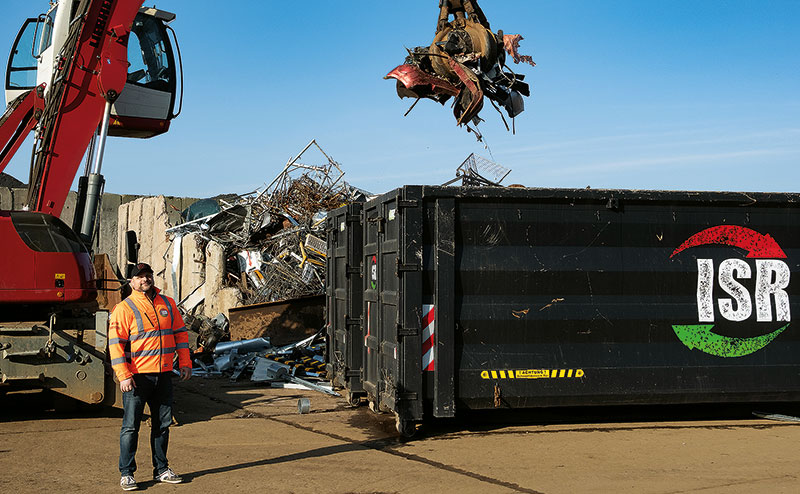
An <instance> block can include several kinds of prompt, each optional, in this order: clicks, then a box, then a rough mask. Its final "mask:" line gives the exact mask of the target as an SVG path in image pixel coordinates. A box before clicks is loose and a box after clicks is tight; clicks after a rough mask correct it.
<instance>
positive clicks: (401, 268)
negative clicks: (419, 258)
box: [396, 258, 422, 276]
mask: <svg viewBox="0 0 800 494" xmlns="http://www.w3.org/2000/svg"><path fill="white" fill-rule="evenodd" d="M420 270H422V268H421V267H420V264H419V263H418V262H409V263H404V262H400V258H398V259H397V269H396V273H397V276H400V275H401V274H402V273H405V272H407V271H420Z"/></svg>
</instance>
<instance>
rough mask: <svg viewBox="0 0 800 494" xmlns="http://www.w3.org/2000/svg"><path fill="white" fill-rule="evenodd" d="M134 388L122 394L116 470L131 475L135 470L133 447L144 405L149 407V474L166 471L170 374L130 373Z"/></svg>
mask: <svg viewBox="0 0 800 494" xmlns="http://www.w3.org/2000/svg"><path fill="white" fill-rule="evenodd" d="M133 382H134V384H135V385H136V387H135V388H133V390H131V391H126V392H124V393H122V410H123V413H122V429H121V430H120V432H119V471H120V473H121V474H122V475H123V476H125V475H133V472H135V471H136V447H137V446H138V444H139V425H141V423H142V414H143V412H144V405H145V403H147V405H148V406H149V407H150V422H151V427H150V450H151V451H152V455H153V475H154V476H155V475H159V474H161V473H163V472H164V471H165V470H166V469H167V446H168V444H169V426H170V424H171V423H172V374H171V373H168V372H165V373H162V374H134V375H133Z"/></svg>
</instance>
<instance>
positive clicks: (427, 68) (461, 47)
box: [385, 0, 536, 136]
mask: <svg viewBox="0 0 800 494" xmlns="http://www.w3.org/2000/svg"><path fill="white" fill-rule="evenodd" d="M450 16H452V17H453V20H452V21H451V20H449V19H450ZM522 39H523V38H522V36H521V35H519V34H509V35H504V34H503V31H498V32H497V33H496V34H495V33H493V32H492V30H491V28H490V26H489V22H488V21H487V20H486V16H485V15H484V14H483V11H482V10H481V8H480V7H479V6H478V2H477V0H441V2H440V12H439V20H438V22H437V25H436V35H435V37H434V39H433V43H431V45H430V46H422V47H417V48H414V49H413V50H409V53H408V57H406V59H405V62H404V63H403V64H402V65H400V66H398V67H396V68H394V69H393V70H392V71H391V72H389V73H388V74H387V75H386V77H385V78H386V79H389V78H393V79H397V94H398V96H400V97H401V98H407V97H411V98H415V99H416V101H415V102H414V105H416V104H417V102H418V101H419V100H420V99H421V98H428V99H432V100H434V101H437V102H439V103H441V104H444V103H445V102H446V101H447V100H448V99H450V98H451V97H453V98H455V99H454V103H453V114H454V115H455V118H456V123H457V124H458V125H459V126H461V125H467V129H468V130H472V131H475V130H474V129H471V128H470V127H469V125H468V124H469V123H470V122H472V123H473V124H476V125H477V123H478V122H479V121H481V119H480V118H479V117H478V114H479V113H480V111H481V109H482V108H483V99H484V96H485V97H486V98H488V99H489V102H490V103H491V104H492V106H494V108H495V109H496V110H497V111H498V112H500V108H499V107H498V105H499V106H502V107H503V108H504V109H505V111H506V113H507V114H508V116H509V118H511V119H512V121H513V118H514V117H516V116H517V115H519V114H520V113H522V111H523V110H524V102H523V99H522V96H530V88H529V87H528V84H527V83H525V82H523V81H524V78H525V76H524V75H522V74H516V73H514V72H513V71H512V70H511V69H509V68H508V66H507V65H506V63H505V62H506V52H507V53H508V54H509V55H510V56H511V57H512V58H513V60H514V63H520V62H525V63H528V64H530V65H531V66H535V65H536V64H535V63H534V61H533V59H532V58H531V57H529V56H525V55H520V54H519V52H518V49H519V42H520V40H522ZM414 105H412V106H411V108H413V107H414ZM409 111H411V109H409ZM406 114H408V113H406ZM500 116H501V118H502V119H503V123H505V125H506V128H507V129H508V124H507V123H506V121H505V118H504V117H503V114H502V113H500ZM475 132H476V135H478V136H480V134H478V133H477V131H475Z"/></svg>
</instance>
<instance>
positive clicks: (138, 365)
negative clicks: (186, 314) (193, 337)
mask: <svg viewBox="0 0 800 494" xmlns="http://www.w3.org/2000/svg"><path fill="white" fill-rule="evenodd" d="M155 290H156V296H155V299H153V300H150V297H148V296H147V295H146V294H144V293H142V292H136V291H134V292H133V293H131V295H130V296H129V297H128V298H126V299H125V300H123V301H122V302H120V303H119V304H117V306H116V307H114V310H113V311H112V312H111V320H110V321H109V328H108V338H109V339H108V353H109V355H110V357H111V366H112V367H113V368H114V373H116V375H117V378H118V379H119V380H120V381H122V380H125V379H128V378H129V377H131V376H132V375H133V374H141V373H145V372H147V373H149V372H171V371H172V367H173V365H172V363H173V360H174V358H175V352H176V351H177V353H178V365H179V366H180V367H189V368H191V366H192V361H191V358H190V356H189V335H188V334H187V333H186V328H185V327H184V324H183V318H182V317H181V314H180V312H178V308H177V307H176V305H175V301H174V300H172V299H171V298H170V297H167V296H165V295H161V293H159V290H158V289H157V288H156V289H155Z"/></svg>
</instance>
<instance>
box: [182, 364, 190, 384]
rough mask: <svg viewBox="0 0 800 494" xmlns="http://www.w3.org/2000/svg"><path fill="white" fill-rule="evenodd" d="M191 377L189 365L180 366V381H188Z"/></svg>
mask: <svg viewBox="0 0 800 494" xmlns="http://www.w3.org/2000/svg"><path fill="white" fill-rule="evenodd" d="M191 377H192V368H191V367H181V381H188V380H189V379H190V378H191Z"/></svg>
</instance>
